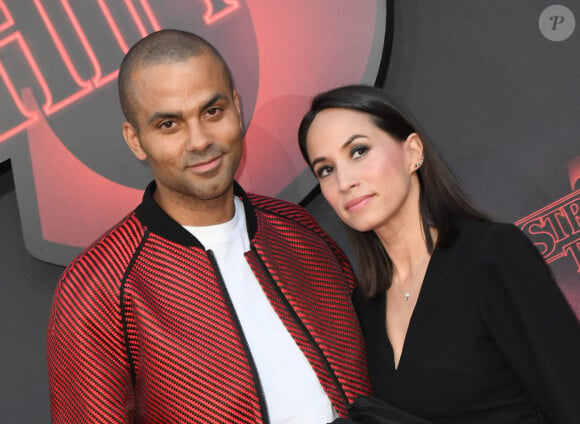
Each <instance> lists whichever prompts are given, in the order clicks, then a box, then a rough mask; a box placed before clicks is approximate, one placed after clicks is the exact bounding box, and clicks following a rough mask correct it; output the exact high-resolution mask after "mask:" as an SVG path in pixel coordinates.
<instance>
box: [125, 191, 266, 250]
mask: <svg viewBox="0 0 580 424" xmlns="http://www.w3.org/2000/svg"><path fill="white" fill-rule="evenodd" d="M156 186H157V185H156V183H155V181H152V182H150V183H149V185H148V186H147V188H146V189H145V192H144V193H143V200H142V202H141V204H140V205H139V206H137V209H135V213H136V215H137V218H139V220H140V221H141V222H142V223H143V224H144V225H145V226H146V227H147V229H149V230H150V231H151V232H153V233H155V234H157V235H159V236H161V237H163V238H165V239H167V240H170V241H173V242H175V243H179V244H181V245H183V246H192V247H199V248H201V249H203V248H204V247H203V245H202V244H201V243H200V242H199V240H197V239H196V238H195V237H194V236H193V235H192V234H191V233H190V232H189V231H187V230H186V229H185V228H183V226H182V225H180V224H179V223H177V222H176V221H175V220H174V219H173V218H171V217H170V216H169V215H168V214H167V213H165V211H164V210H163V209H161V207H160V206H159V205H158V204H157V202H155V200H154V199H153V193H154V192H155V188H156ZM234 196H238V197H239V198H240V199H242V201H243V202H244V210H245V212H246V227H247V229H248V236H249V238H250V240H252V239H253V238H254V235H255V234H256V230H257V219H256V211H255V209H254V206H253V205H252V204H251V202H250V200H249V199H248V196H247V195H246V192H245V191H244V190H243V189H242V187H241V186H240V185H239V184H238V183H237V182H236V181H234Z"/></svg>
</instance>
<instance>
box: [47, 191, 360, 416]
mask: <svg viewBox="0 0 580 424" xmlns="http://www.w3.org/2000/svg"><path fill="white" fill-rule="evenodd" d="M154 190H155V185H154V184H153V183H152V184H150V186H149V187H148V188H147V190H146V192H145V194H144V196H143V202H142V203H141V205H139V206H138V207H137V209H136V210H135V211H134V212H133V213H131V214H130V215H128V216H127V217H126V218H125V219H124V220H122V221H121V222H120V223H119V224H118V225H117V226H115V227H114V228H113V229H111V230H110V231H108V232H107V233H106V234H105V235H104V236H103V237H101V238H100V239H99V240H98V241H97V242H95V244H93V245H92V246H90V247H89V248H87V249H86V250H85V251H84V252H83V253H82V254H80V255H79V256H78V257H77V258H76V259H75V260H74V261H73V262H72V263H71V264H70V265H69V266H68V268H67V269H66V270H65V272H64V273H63V275H62V277H61V279H60V281H59V283H58V286H57V289H56V293H55V297H54V301H53V306H52V310H51V315H50V321H49V327H48V337H47V349H48V369H49V387H50V401H51V414H52V420H53V423H55V424H56V423H83V424H86V423H214V422H215V423H217V422H223V423H256V422H265V423H267V422H268V413H267V410H266V405H265V400H264V396H263V393H262V390H261V387H260V379H259V378H258V375H257V371H256V367H255V365H254V363H253V361H252V356H251V355H250V352H249V349H248V346H247V343H246V341H245V339H244V334H243V332H242V331H241V328H240V324H239V322H238V320H237V318H236V314H235V311H234V310H233V307H232V304H231V301H230V299H229V297H228V294H227V292H226V290H225V286H224V283H223V281H222V280H221V277H220V273H219V269H218V267H217V264H216V261H215V258H214V256H213V254H212V252H211V251H206V250H205V249H204V248H203V246H202V245H201V244H200V243H199V241H197V240H196V239H195V238H194V237H193V236H192V235H191V234H190V233H189V232H188V231H186V230H185V229H184V228H182V227H181V226H180V225H179V224H177V223H176V222H175V221H173V220H172V219H171V218H170V217H169V216H168V215H167V214H165V213H164V212H163V210H161V208H160V207H159V206H158V205H157V204H156V203H155V202H154V200H153V198H152V193H153V191H154ZM235 193H236V195H237V196H239V197H240V198H241V199H242V200H243V202H244V207H245V212H246V218H247V226H248V233H249V236H250V243H251V251H249V252H247V253H246V259H247V261H248V263H249V264H250V266H251V268H252V270H253V271H254V273H255V275H256V277H257V279H258V281H259V282H260V284H261V286H262V288H263V290H264V291H265V293H266V295H267V297H268V299H269V300H270V302H271V303H272V305H273V307H274V309H275V310H276V312H277V313H278V315H279V316H280V317H281V319H282V322H283V323H284V324H285V326H286V328H287V329H288V331H289V332H290V334H291V335H292V337H293V338H294V340H295V341H296V343H297V344H298V346H299V347H300V349H301V350H302V352H303V353H304V355H305V356H306V357H307V358H308V360H309V362H310V364H311V365H312V367H313V369H314V370H315V372H316V374H317V376H318V378H319V380H320V382H321V384H322V386H323V388H324V390H325V391H326V393H327V394H328V396H329V398H330V400H331V402H332V404H333V405H334V407H335V408H336V410H337V411H338V413H339V414H340V415H341V416H345V415H346V407H347V405H348V403H349V402H351V401H352V400H353V399H354V398H355V397H356V395H358V394H368V393H370V385H369V382H368V375H367V370H366V357H365V350H364V345H363V337H362V333H361V330H360V327H359V323H358V320H357V318H356V315H355V312H354V309H353V306H352V304H351V292H352V290H353V289H354V286H355V284H356V280H355V277H354V275H353V272H352V269H351V268H350V266H349V264H348V261H347V259H346V257H345V256H344V254H343V253H342V252H341V250H340V249H339V248H338V246H337V245H336V244H335V243H334V242H333V241H332V240H331V239H330V238H328V236H327V235H326V234H325V233H324V232H323V231H322V230H321V229H320V228H319V226H318V225H317V224H316V223H315V221H314V220H313V218H312V217H311V216H310V215H309V214H308V213H307V212H306V211H304V209H302V208H300V207H299V206H296V205H293V204H290V203H287V202H284V201H280V200H277V199H272V198H267V197H263V196H259V195H255V194H246V193H244V192H243V191H242V189H241V188H240V187H239V186H237V185H236V187H235Z"/></svg>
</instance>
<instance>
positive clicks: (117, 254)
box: [67, 211, 145, 271]
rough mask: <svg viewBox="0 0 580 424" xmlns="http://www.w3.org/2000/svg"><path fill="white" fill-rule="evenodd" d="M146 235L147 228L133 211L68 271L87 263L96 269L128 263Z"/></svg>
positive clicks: (91, 246)
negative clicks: (112, 264)
mask: <svg viewBox="0 0 580 424" xmlns="http://www.w3.org/2000/svg"><path fill="white" fill-rule="evenodd" d="M144 235H145V227H144V226H143V224H142V223H141V222H140V221H139V219H138V218H137V216H136V214H135V211H132V212H130V213H129V214H128V215H126V216H125V217H124V218H123V219H121V220H120V221H119V222H117V223H116V224H115V225H113V226H112V227H111V228H109V229H108V230H106V231H105V232H104V233H103V234H101V236H100V237H99V238H98V239H97V240H95V241H94V242H93V243H91V244H90V245H89V246H87V247H86V248H85V249H84V250H83V251H82V252H80V253H79V254H78V255H77V256H76V257H75V258H74V259H73V260H72V262H71V263H70V264H69V265H68V266H67V271H68V270H71V269H74V268H78V267H84V266H86V264H87V263H90V264H91V266H92V267H96V268H101V267H103V266H108V265H109V264H111V263H113V262H115V263H116V264H117V265H120V264H123V263H128V262H129V261H130V260H131V257H132V256H133V254H134V253H135V251H136V250H137V248H138V246H139V244H140V243H141V241H142V240H143V237H144Z"/></svg>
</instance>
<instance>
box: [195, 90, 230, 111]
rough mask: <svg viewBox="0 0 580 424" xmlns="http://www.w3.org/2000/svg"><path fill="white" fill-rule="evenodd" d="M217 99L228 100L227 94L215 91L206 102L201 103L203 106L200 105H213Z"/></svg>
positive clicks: (203, 107) (205, 106)
mask: <svg viewBox="0 0 580 424" xmlns="http://www.w3.org/2000/svg"><path fill="white" fill-rule="evenodd" d="M218 100H228V98H227V96H224V95H223V94H220V93H216V94H214V95H213V96H212V97H211V98H210V99H209V100H208V101H207V102H205V103H204V104H203V106H202V107H201V109H202V110H203V109H207V108H208V107H210V106H211V105H213V104H214V103H216V102H217V101H218Z"/></svg>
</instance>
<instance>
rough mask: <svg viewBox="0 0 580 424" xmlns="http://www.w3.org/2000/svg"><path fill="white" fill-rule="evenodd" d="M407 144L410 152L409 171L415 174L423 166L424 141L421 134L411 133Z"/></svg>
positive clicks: (406, 141)
mask: <svg viewBox="0 0 580 424" xmlns="http://www.w3.org/2000/svg"><path fill="white" fill-rule="evenodd" d="M405 143H406V144H407V148H408V152H409V170H410V171H411V172H415V171H417V170H418V169H419V168H421V165H423V141H422V140H421V137H419V134H417V133H411V134H409V136H408V137H407V139H406V140H405Z"/></svg>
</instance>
